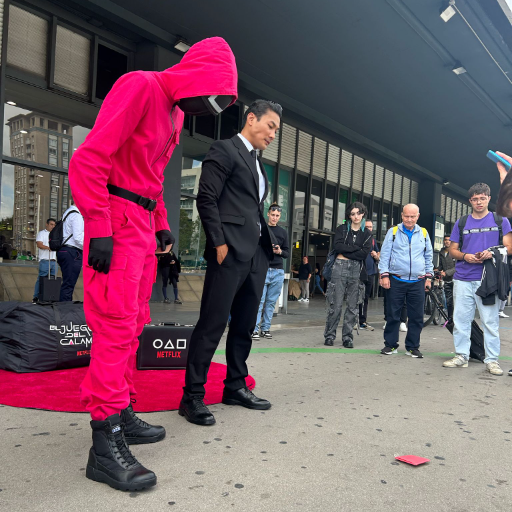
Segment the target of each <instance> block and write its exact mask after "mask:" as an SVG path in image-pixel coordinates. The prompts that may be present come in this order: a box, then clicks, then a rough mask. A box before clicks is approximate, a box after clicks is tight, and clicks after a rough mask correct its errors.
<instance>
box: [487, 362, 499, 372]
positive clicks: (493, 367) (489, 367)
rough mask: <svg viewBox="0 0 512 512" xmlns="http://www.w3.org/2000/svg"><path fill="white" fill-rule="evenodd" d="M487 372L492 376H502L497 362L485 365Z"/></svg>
mask: <svg viewBox="0 0 512 512" xmlns="http://www.w3.org/2000/svg"><path fill="white" fill-rule="evenodd" d="M487 371H488V372H489V373H492V374H493V375H503V370H502V369H501V368H500V364H499V363H498V361H491V362H490V363H487Z"/></svg>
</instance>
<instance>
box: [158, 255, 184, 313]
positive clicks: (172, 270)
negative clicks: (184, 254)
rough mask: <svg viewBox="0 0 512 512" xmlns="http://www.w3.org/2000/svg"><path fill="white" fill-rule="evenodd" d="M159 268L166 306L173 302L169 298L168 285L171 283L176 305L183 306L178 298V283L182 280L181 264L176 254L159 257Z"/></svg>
mask: <svg viewBox="0 0 512 512" xmlns="http://www.w3.org/2000/svg"><path fill="white" fill-rule="evenodd" d="M158 268H159V269H160V274H161V275H162V293H163V295H164V302H165V304H169V303H170V302H171V301H170V300H169V298H168V297H167V284H168V283H171V284H172V287H173V290H174V304H182V302H181V300H180V299H179V298H178V281H179V280H180V273H181V264H180V262H179V260H178V258H177V257H176V254H174V252H172V251H169V252H168V253H167V254H163V255H162V256H159V257H158Z"/></svg>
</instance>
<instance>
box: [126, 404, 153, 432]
mask: <svg viewBox="0 0 512 512" xmlns="http://www.w3.org/2000/svg"><path fill="white" fill-rule="evenodd" d="M135 402H136V400H135V399H134V398H132V403H135ZM127 411H128V414H129V415H130V417H131V419H132V421H133V422H134V423H135V424H136V425H137V426H138V427H142V428H151V425H150V424H149V423H146V422H145V421H144V420H142V419H140V418H139V417H138V416H137V415H136V414H135V411H134V410H133V408H132V407H128V409H127Z"/></svg>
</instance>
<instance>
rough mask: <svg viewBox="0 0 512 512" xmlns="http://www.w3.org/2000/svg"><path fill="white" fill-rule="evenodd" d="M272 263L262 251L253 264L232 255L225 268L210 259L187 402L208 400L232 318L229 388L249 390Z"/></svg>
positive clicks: (193, 346) (228, 343)
mask: <svg viewBox="0 0 512 512" xmlns="http://www.w3.org/2000/svg"><path fill="white" fill-rule="evenodd" d="M268 265H269V260H268V256H267V255H266V253H265V251H264V250H263V249H262V247H261V245H258V247H257V250H256V253H255V255H254V256H253V257H252V259H251V260H249V261H238V260H237V259H235V257H234V254H233V252H232V251H231V250H229V251H228V254H227V256H226V258H225V259H224V261H223V262H222V264H221V265H219V264H218V263H217V259H216V258H213V257H212V258H210V259H209V260H208V263H207V267H206V276H205V280H204V288H203V296H202V299H201V311H200V315H199V321H198V322H197V325H196V328H195V329H194V332H193V333H192V337H191V339H190V348H189V353H188V360H187V371H186V375H185V387H184V388H183V391H184V395H183V396H184V398H185V399H190V398H191V397H193V396H201V397H204V392H205V391H204V385H205V384H206V378H207V374H208V370H209V368H210V363H211V361H212V358H213V355H214V353H215V350H216V349H217V346H218V345H219V341H220V338H221V336H222V334H223V332H224V329H225V327H226V324H227V321H228V317H229V314H230V312H231V322H230V325H229V332H228V337H227V340H226V362H227V367H228V369H227V375H226V380H225V381H224V386H225V387H226V388H227V389H230V390H232V391H236V390H237V389H240V388H242V387H244V386H245V378H246V377H247V375H248V370H247V364H246V361H247V358H248V357H249V353H250V351H251V346H252V333H253V332H254V328H255V326H256V316H257V314H258V306H259V303H260V299H261V295H262V293H263V286H264V285H265V277H266V275H267V270H268Z"/></svg>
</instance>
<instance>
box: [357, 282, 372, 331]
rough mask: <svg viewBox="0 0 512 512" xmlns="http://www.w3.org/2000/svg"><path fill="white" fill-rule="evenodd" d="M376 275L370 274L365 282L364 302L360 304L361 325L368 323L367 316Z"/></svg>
mask: <svg viewBox="0 0 512 512" xmlns="http://www.w3.org/2000/svg"><path fill="white" fill-rule="evenodd" d="M374 278H375V275H371V276H368V281H366V283H365V284H364V302H363V303H362V304H359V325H363V324H365V323H366V317H367V316H368V300H369V299H370V296H371V294H372V290H373V280H374Z"/></svg>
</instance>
